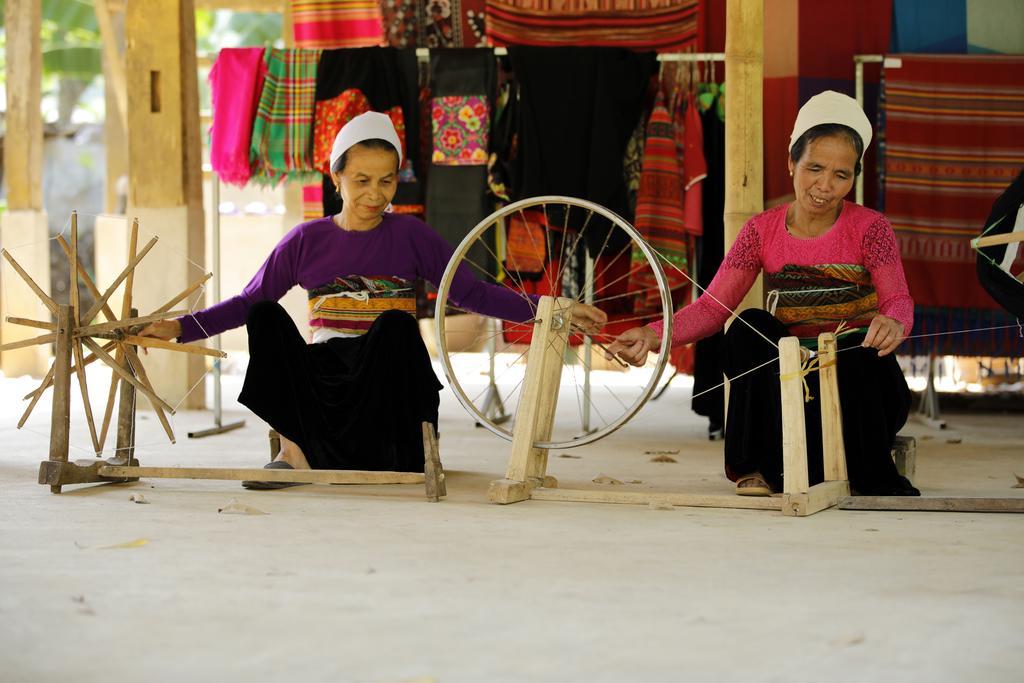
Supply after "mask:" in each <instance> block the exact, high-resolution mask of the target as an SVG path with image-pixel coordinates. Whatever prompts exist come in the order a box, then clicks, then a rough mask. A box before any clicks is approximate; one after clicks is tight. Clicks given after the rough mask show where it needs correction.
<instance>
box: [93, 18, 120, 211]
mask: <svg viewBox="0 0 1024 683" xmlns="http://www.w3.org/2000/svg"><path fill="white" fill-rule="evenodd" d="M121 9H122V10H123V7H122V8H121ZM112 10H113V7H112V5H111V3H110V2H108V1H107V0H95V11H96V19H97V22H98V23H99V25H100V35H101V37H102V40H103V83H104V85H103V95H104V100H105V103H106V112H107V115H106V117H105V118H104V121H103V143H104V144H103V146H104V148H105V150H106V160H107V169H106V182H105V188H106V193H105V197H104V203H103V204H104V211H106V212H107V213H123V212H124V207H123V206H122V205H121V204H120V201H119V193H118V191H117V188H118V182H119V181H120V179H121V178H122V177H127V175H128V131H127V119H128V93H127V90H126V84H125V73H124V12H123V11H120V12H114V11H112Z"/></svg>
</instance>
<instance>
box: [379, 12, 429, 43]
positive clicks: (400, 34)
mask: <svg viewBox="0 0 1024 683" xmlns="http://www.w3.org/2000/svg"><path fill="white" fill-rule="evenodd" d="M380 11H381V23H382V25H383V33H384V43H385V44H386V45H390V46H391V47H400V48H401V47H418V46H419V44H420V42H419V41H420V35H419V22H418V19H417V13H418V11H419V10H418V8H417V6H416V3H414V2H410V1H409V0H380Z"/></svg>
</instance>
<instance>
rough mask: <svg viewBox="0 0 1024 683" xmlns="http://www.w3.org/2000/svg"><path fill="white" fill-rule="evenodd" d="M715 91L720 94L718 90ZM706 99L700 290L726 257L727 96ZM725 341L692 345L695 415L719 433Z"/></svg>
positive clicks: (718, 335) (709, 339)
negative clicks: (724, 114) (722, 110)
mask: <svg viewBox="0 0 1024 683" xmlns="http://www.w3.org/2000/svg"><path fill="white" fill-rule="evenodd" d="M714 90H715V91H716V92H717V91H718V88H717V87H716V88H714ZM701 97H703V96H701ZM704 99H705V104H707V105H708V106H707V108H706V109H705V110H704V111H703V113H702V114H701V124H702V127H703V129H704V158H705V159H706V160H707V165H708V175H707V177H706V178H705V179H704V181H703V182H701V183H700V184H701V185H702V188H701V190H702V191H701V194H702V205H703V206H702V208H703V210H704V215H703V216H702V219H703V220H702V222H703V228H704V234H703V235H702V236H701V238H700V241H699V242H698V247H697V252H698V255H697V278H696V279H697V283H698V284H700V286H701V287H704V288H706V287H707V286H708V285H710V284H711V279H712V278H713V277H714V276H715V273H716V272H718V267H719V266H720V265H721V264H722V260H723V259H724V258H725V219H724V216H725V122H724V121H723V120H722V117H720V116H719V113H718V110H719V106H720V105H723V104H724V99H725V97H724V95H722V96H721V97H717V96H711V97H706V98H704ZM723 339H724V335H723V333H722V332H718V333H716V334H713V335H711V336H710V337H707V338H705V339H701V340H700V341H699V342H697V343H696V344H694V345H693V347H694V368H693V393H694V395H695V396H696V395H697V394H702V395H700V396H696V398H694V399H693V402H692V408H693V412H695V413H697V414H698V415H703V416H704V417H706V418H708V421H709V423H710V426H709V430H710V431H711V432H714V431H718V430H720V429H721V428H722V425H723V424H724V423H725V414H724V413H725V396H724V392H723V390H722V389H721V388H718V389H714V390H711V388H712V387H717V386H718V385H719V384H721V383H722V344H723ZM703 392H707V393H703Z"/></svg>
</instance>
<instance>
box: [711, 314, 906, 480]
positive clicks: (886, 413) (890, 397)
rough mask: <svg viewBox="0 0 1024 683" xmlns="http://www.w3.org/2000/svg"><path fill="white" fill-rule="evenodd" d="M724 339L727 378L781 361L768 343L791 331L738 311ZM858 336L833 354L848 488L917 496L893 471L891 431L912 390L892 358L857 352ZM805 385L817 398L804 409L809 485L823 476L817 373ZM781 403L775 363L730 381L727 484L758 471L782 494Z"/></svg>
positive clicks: (770, 319)
mask: <svg viewBox="0 0 1024 683" xmlns="http://www.w3.org/2000/svg"><path fill="white" fill-rule="evenodd" d="M740 318H741V320H737V321H734V322H733V324H732V326H731V327H730V328H729V331H728V332H727V333H726V335H725V354H724V356H725V357H724V369H725V373H726V375H727V376H729V377H736V376H738V375H739V374H741V373H743V372H745V371H747V370H750V369H751V368H754V367H757V366H758V365H760V364H762V363H764V362H766V361H769V360H771V359H772V358H778V349H777V348H776V347H774V346H772V345H771V344H769V343H768V342H767V341H765V340H764V339H763V338H762V337H761V336H759V335H758V334H757V333H756V332H754V330H752V329H750V327H748V326H747V325H745V324H744V322H747V323H750V324H751V325H753V326H754V327H755V328H756V329H757V330H759V331H760V332H761V333H763V334H764V335H765V336H766V337H768V339H770V340H772V342H778V341H779V340H780V339H782V338H783V337H786V336H789V332H788V331H787V330H786V327H785V325H783V324H782V323H781V322H780V321H779V320H778V319H777V318H775V317H774V316H772V315H771V314H770V313H768V312H767V311H763V310H759V309H749V310H746V311H744V312H743V313H742V314H740ZM863 341H864V336H863V335H861V334H853V335H849V336H847V337H844V338H842V339H840V340H839V345H838V346H839V350H840V353H839V355H838V357H837V369H838V381H839V400H840V404H841V407H842V414H843V441H844V444H845V446H846V464H847V471H848V474H849V478H850V487H851V489H853V490H854V491H855V492H857V493H859V494H862V495H892V494H899V495H917V491H916V489H914V488H913V487H912V486H911V485H910V483H909V482H908V481H907V480H906V479H905V478H904V477H902V476H900V474H899V473H898V472H897V471H896V465H895V464H894V463H893V459H892V456H891V450H892V445H893V442H894V441H895V439H896V432H898V431H899V430H900V428H901V427H902V426H903V424H904V423H905V422H906V420H907V415H908V414H909V412H910V404H911V393H910V388H909V387H908V386H907V381H906V379H905V378H904V377H903V372H902V370H900V366H899V364H898V363H897V362H896V357H895V355H893V354H890V355H888V356H883V357H879V356H878V350H877V349H868V348H861V347H860V344H861V343H862V342H863ZM807 383H808V385H809V387H810V391H811V395H812V396H814V397H815V400H813V401H810V402H808V403H805V404H804V410H805V416H806V419H805V422H806V424H807V459H808V475H809V478H810V483H811V484H812V485H814V484H817V483H820V482H821V481H823V479H824V466H823V464H822V449H821V401H820V400H818V399H817V397H818V396H819V395H820V394H819V388H818V373H810V374H809V375H808V376H807ZM782 469H783V468H782V398H781V392H780V390H779V369H778V364H777V363H773V364H771V365H767V366H765V367H764V368H761V369H760V370H758V371H756V372H752V373H750V374H749V375H745V376H743V377H740V378H739V379H735V380H732V381H731V382H730V388H729V407H728V419H727V423H726V435H725V472H726V476H728V477H729V479H731V480H732V481H736V480H738V479H739V478H740V477H742V476H745V475H748V474H752V473H754V472H760V473H761V475H762V476H763V477H764V478H765V480H766V481H767V482H768V484H769V485H770V486H771V487H772V489H773V490H775V491H781V490H782V479H783V472H782Z"/></svg>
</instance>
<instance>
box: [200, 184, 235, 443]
mask: <svg viewBox="0 0 1024 683" xmlns="http://www.w3.org/2000/svg"><path fill="white" fill-rule="evenodd" d="M210 201H211V203H212V204H213V207H212V215H211V217H210V220H211V223H212V224H213V300H214V301H220V177H218V176H217V174H216V173H213V174H211V178H210ZM213 348H215V349H217V350H218V351H220V350H221V348H220V335H219V334H217V335H214V337H213ZM220 363H221V359H220V358H214V359H213V426H212V427H210V428H208V429H201V430H199V431H197V432H189V433H188V438H190V439H201V438H203V437H204V436H213V435H214V434H223V433H224V432H230V431H231V430H233V429H238V428H239V427H244V426H245V420H239V421H238V422H231V423H229V424H224V423H223V422H222V418H223V413H222V409H221V393H222V391H221V377H220V375H221V368H220Z"/></svg>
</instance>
